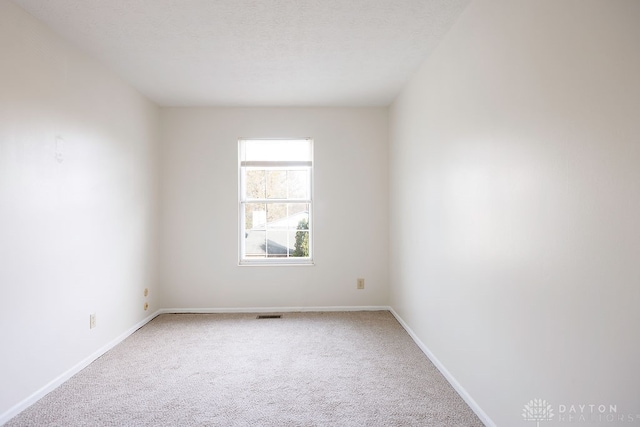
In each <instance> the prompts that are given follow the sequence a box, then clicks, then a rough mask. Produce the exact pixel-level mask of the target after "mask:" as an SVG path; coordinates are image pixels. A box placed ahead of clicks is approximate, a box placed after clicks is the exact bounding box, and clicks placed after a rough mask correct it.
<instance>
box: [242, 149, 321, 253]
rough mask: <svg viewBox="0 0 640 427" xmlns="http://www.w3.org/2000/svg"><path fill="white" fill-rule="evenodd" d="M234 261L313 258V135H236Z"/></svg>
mask: <svg viewBox="0 0 640 427" xmlns="http://www.w3.org/2000/svg"><path fill="white" fill-rule="evenodd" d="M238 153H239V155H238V171H239V224H240V226H239V231H240V235H239V247H240V256H239V258H240V261H239V262H240V265H274V264H307V265H308V264H313V245H312V243H313V231H312V230H313V214H312V212H313V209H312V207H313V203H312V194H313V141H312V140H311V138H299V139H240V140H239V141H238Z"/></svg>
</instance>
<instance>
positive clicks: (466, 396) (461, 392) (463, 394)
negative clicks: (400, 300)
mask: <svg viewBox="0 0 640 427" xmlns="http://www.w3.org/2000/svg"><path fill="white" fill-rule="evenodd" d="M389 311H390V312H391V314H393V317H395V318H396V320H397V321H398V322H399V323H400V325H402V327H403V328H404V329H405V330H406V331H407V333H408V334H409V336H410V337H411V338H412V339H413V341H414V342H415V343H416V344H417V345H418V347H420V350H422V352H423V353H424V354H425V355H426V356H427V357H428V358H429V360H431V363H433V364H434V365H435V367H436V368H438V370H439V371H440V373H441V374H442V375H444V377H445V378H446V379H447V381H449V384H451V386H452V387H453V388H454V390H455V391H457V392H458V394H459V395H460V397H462V399H464V401H465V402H467V405H469V407H470V408H471V410H473V412H475V414H476V415H477V416H478V418H480V421H482V422H483V423H484V425H485V426H487V427H496V424H495V423H494V422H493V421H492V420H491V418H489V416H488V415H487V414H486V412H484V411H483V410H482V408H481V407H480V405H478V403H477V402H476V401H475V400H474V399H473V398H472V397H471V396H470V395H469V393H467V391H466V390H465V389H464V388H463V387H462V385H460V383H459V382H458V381H457V380H456V379H455V378H454V376H453V375H451V372H449V371H448V370H447V368H445V366H444V365H443V364H442V362H440V361H439V360H438V358H437V357H436V356H435V355H434V354H433V353H432V352H431V350H429V348H428V347H427V346H426V345H425V344H424V343H423V342H422V341H421V340H420V338H418V336H417V335H416V334H415V332H413V331H412V330H411V328H410V327H409V325H407V324H406V323H405V321H404V320H403V319H402V317H400V315H399V314H398V313H396V312H395V310H394V309H393V308H391V307H389Z"/></svg>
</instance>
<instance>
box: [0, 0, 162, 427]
mask: <svg viewBox="0 0 640 427" xmlns="http://www.w3.org/2000/svg"><path fill="white" fill-rule="evenodd" d="M0 61H1V66H0V348H1V350H0V422H2V418H3V416H4V417H6V416H8V415H9V414H10V413H11V408H12V407H14V405H16V404H18V402H21V401H23V400H24V399H26V398H27V397H28V396H30V395H31V394H32V393H34V392H36V391H37V390H38V389H40V388H41V387H43V386H44V385H46V384H47V383H49V382H50V381H52V380H54V379H55V378H56V377H57V376H59V375H61V374H62V373H64V372H65V371H67V370H68V369H70V368H72V367H73V366H74V365H76V364H78V363H79V362H81V361H82V360H84V359H85V358H87V357H89V356H90V355H91V354H93V353H94V352H96V351H97V350H98V349H100V348H101V347H103V346H104V345H106V344H107V343H109V342H111V341H112V340H113V339H114V338H116V337H117V336H119V335H121V334H122V333H124V332H125V331H127V330H128V329H129V328H131V327H132V326H134V325H135V324H137V323H138V322H140V321H141V320H142V319H144V318H145V317H146V316H148V315H149V314H150V313H151V311H153V310H156V309H157V308H158V298H157V296H158V292H157V291H158V290H157V287H156V277H155V271H156V265H155V264H156V262H155V255H154V254H155V252H156V244H157V242H156V238H155V237H156V236H155V235H156V232H155V230H156V223H155V219H154V218H155V215H156V212H155V211H156V206H155V203H156V193H157V191H156V187H157V183H156V181H157V179H156V172H157V171H156V163H157V162H156V157H157V156H156V148H157V139H158V130H159V123H158V119H159V111H158V108H157V107H155V106H154V105H153V104H151V103H150V102H148V101H146V100H145V99H144V98H143V97H141V96H140V95H139V94H138V93H137V92H135V91H133V90H132V89H130V88H129V87H128V86H126V85H125V84H123V83H122V82H121V81H120V80H119V79H117V78H116V77H114V76H113V75H112V74H111V73H110V72H108V71H106V70H105V69H104V68H103V67H102V66H100V65H99V64H97V63H96V62H94V61H92V60H90V59H88V58H86V57H85V56H83V55H82V54H80V53H79V52H77V51H75V50H74V49H72V48H70V47H68V46H67V44H66V43H65V42H63V41H62V40H60V39H59V38H58V37H57V36H55V35H54V34H52V33H51V32H50V31H49V30H48V29H46V28H45V27H44V26H43V25H42V24H40V23H39V22H37V21H36V20H34V19H33V18H32V17H30V16H29V15H27V14H26V13H25V12H23V11H22V10H21V9H19V8H18V7H16V6H15V5H13V3H11V2H9V1H6V0H0ZM56 136H61V137H62V138H63V139H64V147H63V152H62V154H63V161H62V162H58V161H57V160H56V158H55V138H56ZM145 287H148V288H149V289H150V291H151V294H150V296H149V298H147V301H149V302H150V304H151V309H150V311H146V312H145V311H144V309H143V305H144V301H145V298H144V297H143V289H144V288H145ZM90 313H96V314H97V328H95V329H93V330H91V331H90V330H89V314H90Z"/></svg>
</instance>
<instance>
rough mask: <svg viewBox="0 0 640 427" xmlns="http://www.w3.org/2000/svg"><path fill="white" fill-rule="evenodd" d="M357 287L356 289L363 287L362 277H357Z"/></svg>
mask: <svg viewBox="0 0 640 427" xmlns="http://www.w3.org/2000/svg"><path fill="white" fill-rule="evenodd" d="M357 288H358V289H364V279H362V278H359V279H358V286H357Z"/></svg>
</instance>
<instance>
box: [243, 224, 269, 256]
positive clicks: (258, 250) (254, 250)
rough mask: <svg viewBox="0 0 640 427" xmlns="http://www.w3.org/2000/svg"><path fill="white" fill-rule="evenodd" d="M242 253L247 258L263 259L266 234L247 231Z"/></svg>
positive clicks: (265, 248) (260, 231) (261, 231)
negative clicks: (243, 252)
mask: <svg viewBox="0 0 640 427" xmlns="http://www.w3.org/2000/svg"><path fill="white" fill-rule="evenodd" d="M244 251H245V255H246V257H247V258H264V257H265V256H266V255H267V232H266V231H264V230H247V231H246V238H245V243H244Z"/></svg>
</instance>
